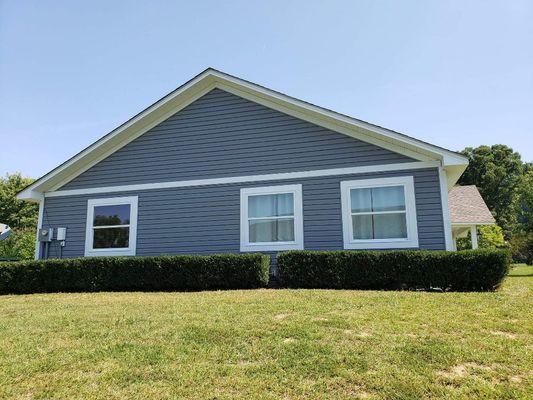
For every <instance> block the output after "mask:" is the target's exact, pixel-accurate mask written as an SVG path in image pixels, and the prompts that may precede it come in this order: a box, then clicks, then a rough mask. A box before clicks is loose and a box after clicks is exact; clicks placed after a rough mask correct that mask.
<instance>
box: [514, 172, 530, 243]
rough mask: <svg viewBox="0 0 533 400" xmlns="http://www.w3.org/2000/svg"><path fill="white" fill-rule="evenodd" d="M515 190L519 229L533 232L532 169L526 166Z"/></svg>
mask: <svg viewBox="0 0 533 400" xmlns="http://www.w3.org/2000/svg"><path fill="white" fill-rule="evenodd" d="M517 192H518V193H517V195H518V200H517V203H516V213H517V215H518V223H519V224H520V225H519V227H520V230H521V231H523V232H528V233H533V169H531V168H528V171H527V173H526V174H525V175H524V176H523V177H522V180H521V182H520V185H519V187H518V191H517Z"/></svg>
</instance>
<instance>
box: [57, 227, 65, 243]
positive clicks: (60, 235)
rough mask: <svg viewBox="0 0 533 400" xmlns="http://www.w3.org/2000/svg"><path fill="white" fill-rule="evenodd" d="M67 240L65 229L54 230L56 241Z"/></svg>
mask: <svg viewBox="0 0 533 400" xmlns="http://www.w3.org/2000/svg"><path fill="white" fill-rule="evenodd" d="M66 238H67V228H56V240H59V241H64V240H65V239H66Z"/></svg>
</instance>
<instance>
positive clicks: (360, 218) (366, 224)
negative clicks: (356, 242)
mask: <svg viewBox="0 0 533 400" xmlns="http://www.w3.org/2000/svg"><path fill="white" fill-rule="evenodd" d="M352 227H353V238H354V239H372V215H353V216H352Z"/></svg>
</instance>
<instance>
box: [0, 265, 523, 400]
mask: <svg viewBox="0 0 533 400" xmlns="http://www.w3.org/2000/svg"><path fill="white" fill-rule="evenodd" d="M532 289H533V267H526V266H520V267H518V268H516V269H514V270H513V272H512V274H511V276H509V277H508V278H507V279H506V281H505V283H504V285H503V287H502V289H501V290H500V291H498V292H496V293H415V292H378V291H345V290H342V291H332V290H249V291H227V292H199V293H93V294H37V295H25V296H0V398H15V399H17V398H20V399H30V398H36V399H49V398H64V399H82V398H83V399H89V398H90V399H124V398H133V399H167V398H191V399H192V398H194V399H196V398H200V399H249V398H265V399H270V398H272V399H274V398H282V399H304V398H305V399H344V398H346V399H347V398H369V399H372V398H376V399H416V398H459V399H461V398H464V399H471V398H494V399H511V398H513V399H514V398H524V399H526V398H532V397H533V391H532V389H531V387H532V386H533V375H532V371H533V357H532V354H531V350H532V348H533V341H532V337H533V321H532V316H531V310H532V306H533V297H532Z"/></svg>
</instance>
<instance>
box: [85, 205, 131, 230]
mask: <svg viewBox="0 0 533 400" xmlns="http://www.w3.org/2000/svg"><path fill="white" fill-rule="evenodd" d="M130 208H131V207H130V205H129V204H117V205H110V206H95V207H94V220H93V225H94V226H103V225H127V224H129V223H130Z"/></svg>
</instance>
